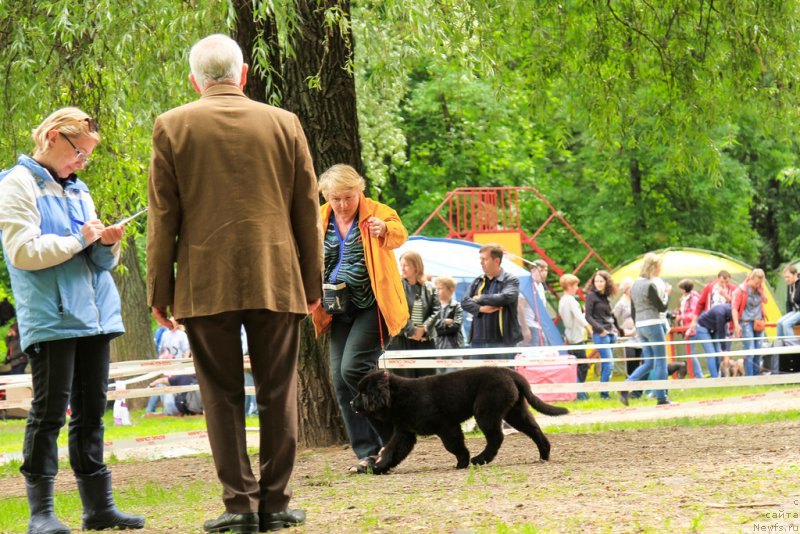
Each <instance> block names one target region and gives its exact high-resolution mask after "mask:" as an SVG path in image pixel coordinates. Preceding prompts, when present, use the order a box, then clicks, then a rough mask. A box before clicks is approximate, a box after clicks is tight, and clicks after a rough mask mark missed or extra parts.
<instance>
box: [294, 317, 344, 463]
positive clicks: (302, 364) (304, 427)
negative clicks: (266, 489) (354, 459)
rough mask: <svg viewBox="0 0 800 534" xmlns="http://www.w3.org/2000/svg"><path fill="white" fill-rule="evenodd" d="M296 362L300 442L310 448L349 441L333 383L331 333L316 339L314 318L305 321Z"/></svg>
mask: <svg viewBox="0 0 800 534" xmlns="http://www.w3.org/2000/svg"><path fill="white" fill-rule="evenodd" d="M301 329H302V330H301V333H300V357H299V359H298V362H297V372H298V383H297V387H298V395H297V411H298V414H299V418H300V421H299V441H300V443H301V444H303V445H305V446H307V447H327V446H329V445H338V444H341V443H347V433H346V432H345V430H344V424H343V423H342V417H341V415H340V414H339V406H338V403H337V402H336V400H335V399H336V396H335V394H334V391H333V385H332V383H331V376H330V375H331V371H330V359H329V356H328V355H329V352H328V351H329V346H328V335H327V334H325V335H324V336H322V337H321V338H320V339H319V340H317V339H316V338H315V334H314V324H313V323H312V322H311V318H310V317H307V318H306V319H305V320H303V323H302V326H301Z"/></svg>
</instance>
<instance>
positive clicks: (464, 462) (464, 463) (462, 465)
mask: <svg viewBox="0 0 800 534" xmlns="http://www.w3.org/2000/svg"><path fill="white" fill-rule="evenodd" d="M467 467H469V459H467V460H459V461H458V463H457V464H456V469H466V468H467Z"/></svg>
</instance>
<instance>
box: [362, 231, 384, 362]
mask: <svg viewBox="0 0 800 534" xmlns="http://www.w3.org/2000/svg"><path fill="white" fill-rule="evenodd" d="M361 226H363V227H364V229H363V231H362V234H361V236H362V238H361V239H362V241H363V239H364V238H363V236H364V234H365V233H366V234H367V235H368V236H369V239H370V240H371V239H372V236H370V235H369V221H368V220H364V221H361ZM386 233H389V228H388V226H387V228H386ZM365 248H368V250H367V252H369V260H370V262H371V263H372V266H373V269H374V268H375V255H374V254H373V253H372V243H371V242H370V245H369V247H365ZM370 280H372V277H371V276H370ZM375 309H376V310H378V332H380V339H381V352H386V345H385V344H384V339H383V326H382V324H381V307H380V305H379V304H378V296H377V295H375Z"/></svg>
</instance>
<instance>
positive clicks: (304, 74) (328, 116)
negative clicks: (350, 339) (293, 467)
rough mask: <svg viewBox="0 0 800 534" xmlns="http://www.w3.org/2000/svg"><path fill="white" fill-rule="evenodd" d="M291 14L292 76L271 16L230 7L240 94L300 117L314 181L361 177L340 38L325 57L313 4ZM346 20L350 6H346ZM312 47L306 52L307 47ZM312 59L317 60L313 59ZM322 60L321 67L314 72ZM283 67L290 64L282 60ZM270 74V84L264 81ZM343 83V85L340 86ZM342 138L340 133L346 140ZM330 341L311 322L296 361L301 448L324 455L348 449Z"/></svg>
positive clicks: (243, 4)
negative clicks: (322, 176) (242, 69)
mask: <svg viewBox="0 0 800 534" xmlns="http://www.w3.org/2000/svg"><path fill="white" fill-rule="evenodd" d="M312 3H313V5H309V4H307V3H305V2H301V3H300V4H298V5H296V6H295V9H296V10H297V20H298V21H300V22H298V24H299V26H298V27H295V28H293V34H292V38H293V40H294V48H295V52H296V55H297V59H296V60H293V61H292V62H291V63H292V67H291V74H290V75H289V74H288V73H287V70H286V68H284V59H283V58H285V56H286V54H282V51H281V49H280V47H279V44H278V32H277V22H276V19H275V16H274V14H273V13H271V12H269V11H268V12H267V16H266V17H265V18H264V19H259V20H255V18H254V16H253V4H252V3H251V2H250V1H249V0H234V3H233V6H234V9H235V11H236V15H237V24H236V29H235V30H234V32H233V34H234V39H236V41H237V42H238V43H239V44H240V46H241V47H242V50H243V51H244V53H245V60H246V61H247V62H248V63H249V64H250V65H251V71H250V72H251V74H250V76H249V81H248V83H247V85H246V86H245V92H246V94H247V95H248V96H249V97H250V98H252V99H254V100H257V101H260V102H271V101H272V102H280V103H281V105H282V106H283V107H284V108H286V109H288V110H290V111H292V112H294V113H296V114H297V115H298V116H299V117H300V121H301V123H302V125H303V129H304V130H305V132H306V136H307V137H308V141H309V147H310V149H311V155H312V157H313V159H314V168H315V170H316V171H317V173H319V172H321V170H324V169H326V168H328V167H329V166H330V165H333V164H334V163H350V164H352V165H353V166H354V167H356V168H357V169H359V171H360V170H361V147H360V143H359V138H358V121H357V118H356V107H355V81H354V80H353V78H352V76H349V75H347V74H346V73H340V72H339V71H341V70H342V69H341V66H342V65H343V64H344V59H346V57H347V53H348V52H347V45H346V43H345V41H344V38H343V37H342V36H341V35H340V34H338V32H334V33H333V34H332V35H331V36H330V37H331V42H330V43H329V44H330V46H331V53H330V54H329V55H327V56H326V55H325V53H324V51H323V50H321V49H320V47H319V45H320V44H321V43H322V42H323V41H324V38H325V37H324V35H323V32H324V28H325V24H324V21H323V19H322V13H321V12H318V11H317V9H316V8H317V7H323V6H322V5H319V6H318V5H317V3H316V2H312ZM347 16H349V3H348V4H347ZM259 36H260V37H261V39H262V40H263V42H264V43H266V45H267V50H266V51H265V55H266V57H267V58H268V61H269V69H266V68H263V67H262V68H260V69H254V68H253V67H254V66H255V64H256V62H255V61H254V54H253V46H254V43H255V40H256V39H258V38H259ZM306 40H308V41H309V42H314V43H316V45H315V47H314V49H313V50H312V49H311V48H310V46H309V45H308V44H307V43H306ZM312 58H315V59H312ZM323 60H324V62H325V65H324V66H322V67H320V63H321V62H322V61H323ZM287 62H288V60H287ZM267 71H268V76H269V77H270V78H269V80H267V79H266V76H265V73H267ZM318 71H321V73H322V74H321V77H322V83H323V88H325V89H324V90H322V91H320V90H316V89H314V90H310V89H309V88H308V83H307V81H306V80H307V78H308V77H309V76H314V75H315V74H316V73H317V72H318ZM342 75H344V77H349V83H342V81H341V80H340V78H342ZM345 132H346V133H345ZM328 350H329V349H328V336H327V334H326V335H324V336H322V337H321V338H320V339H315V337H314V327H313V325H312V324H311V321H310V319H306V320H304V321H303V323H302V333H301V341H300V355H299V360H298V375H299V383H298V388H299V393H298V413H299V419H300V420H299V429H300V434H299V441H300V444H301V445H302V446H305V447H323V446H329V445H334V444H341V443H346V442H347V434H346V433H345V430H344V424H343V422H342V418H341V414H340V413H339V406H338V404H337V402H336V400H335V399H336V397H335V395H334V392H333V385H332V383H331V376H330V364H329V357H328V354H329V352H328Z"/></svg>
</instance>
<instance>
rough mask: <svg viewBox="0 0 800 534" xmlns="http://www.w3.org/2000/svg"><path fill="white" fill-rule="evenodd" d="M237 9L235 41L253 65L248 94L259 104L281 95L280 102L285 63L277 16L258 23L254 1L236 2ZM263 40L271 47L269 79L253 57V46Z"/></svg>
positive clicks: (246, 60) (267, 52) (245, 88)
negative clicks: (279, 38) (279, 40)
mask: <svg viewBox="0 0 800 534" xmlns="http://www.w3.org/2000/svg"><path fill="white" fill-rule="evenodd" d="M233 9H234V10H235V12H236V20H237V21H238V23H237V24H236V27H235V28H234V30H233V39H234V40H235V41H236V42H237V43H239V46H240V47H241V49H242V53H243V54H244V62H245V63H247V64H248V65H249V66H250V74H249V75H248V77H247V84H246V85H245V86H244V93H245V94H246V95H247V96H248V97H249V98H251V99H252V100H256V101H258V102H269V101H270V96H272V95H275V96H277V98H278V99H279V100H280V98H282V97H283V94H284V83H283V76H282V74H281V63H282V60H281V49H280V44H279V43H278V27H277V21H276V20H275V17H274V15H273V16H269V17H267V18H266V19H264V20H260V19H259V20H256V19H255V15H254V12H253V1H252V0H233ZM259 38H261V39H263V41H264V43H266V45H267V50H266V56H267V63H268V64H269V68H270V70H271V72H270V73H269V74H271V76H270V77H269V78H268V77H267V76H265V73H264V72H261V71H260V70H259V69H262V68H263V67H260V66H259V64H258V62H257V61H256V58H255V57H254V56H253V47H254V46H255V45H256V43H257V42H258V40H259Z"/></svg>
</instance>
